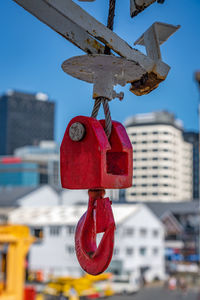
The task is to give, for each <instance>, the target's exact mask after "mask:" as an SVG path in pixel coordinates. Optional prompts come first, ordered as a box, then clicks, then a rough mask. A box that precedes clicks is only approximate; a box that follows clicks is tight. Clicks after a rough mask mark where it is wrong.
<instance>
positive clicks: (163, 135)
mask: <svg viewBox="0 0 200 300" xmlns="http://www.w3.org/2000/svg"><path fill="white" fill-rule="evenodd" d="M125 126H126V128H127V133H128V135H129V137H130V140H131V142H132V144H133V186H132V188H129V189H127V190H126V200H127V201H184V200H190V199H191V198H192V197H193V168H192V165H193V153H192V150H193V148H192V145H191V144H190V143H189V142H186V141H185V140H184V137H183V126H182V122H181V121H180V120H177V119H175V116H174V114H172V113H169V112H166V111H161V112H154V113H149V114H141V115H136V116H133V117H131V118H128V119H127V120H126V122H125Z"/></svg>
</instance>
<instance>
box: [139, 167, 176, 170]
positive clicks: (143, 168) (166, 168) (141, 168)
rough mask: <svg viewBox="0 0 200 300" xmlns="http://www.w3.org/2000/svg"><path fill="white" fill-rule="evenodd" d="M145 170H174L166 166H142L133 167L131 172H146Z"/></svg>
mask: <svg viewBox="0 0 200 300" xmlns="http://www.w3.org/2000/svg"><path fill="white" fill-rule="evenodd" d="M147 169H154V170H157V169H165V170H168V169H170V170H173V169H174V168H172V167H168V166H149V167H147V166H142V167H133V170H147Z"/></svg>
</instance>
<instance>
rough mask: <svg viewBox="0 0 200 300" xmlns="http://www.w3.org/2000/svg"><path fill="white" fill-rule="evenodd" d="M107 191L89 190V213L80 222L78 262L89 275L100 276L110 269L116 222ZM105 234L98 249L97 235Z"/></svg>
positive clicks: (76, 238)
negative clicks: (106, 195)
mask: <svg viewBox="0 0 200 300" xmlns="http://www.w3.org/2000/svg"><path fill="white" fill-rule="evenodd" d="M104 195H105V190H95V191H92V190H89V203H88V210H87V212H86V213H85V214H84V215H83V216H82V217H81V219H80V221H79V222H78V225H77V228H76V234H75V248H76V255H77V258H78V261H79V263H80V265H81V267H82V268H83V270H85V271H86V272H87V273H89V274H91V275H98V274H100V273H102V272H104V271H105V270H106V268H107V267H108V265H109V263H110V261H111V258H112V254H113V248H114V231H115V221H114V217H113V213H112V208H111V202H110V200H109V198H103V197H104ZM101 232H104V235H103V237H102V239H101V241H100V243H99V246H98V247H97V244H96V235H97V233H101Z"/></svg>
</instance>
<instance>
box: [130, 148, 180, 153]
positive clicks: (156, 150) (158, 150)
mask: <svg viewBox="0 0 200 300" xmlns="http://www.w3.org/2000/svg"><path fill="white" fill-rule="evenodd" d="M161 151H163V152H174V154H176V151H172V150H169V149H158V148H153V149H133V152H134V153H136V152H145V153H147V152H161Z"/></svg>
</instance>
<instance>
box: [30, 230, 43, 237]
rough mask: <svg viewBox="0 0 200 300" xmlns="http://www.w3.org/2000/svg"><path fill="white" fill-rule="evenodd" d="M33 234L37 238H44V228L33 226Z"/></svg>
mask: <svg viewBox="0 0 200 300" xmlns="http://www.w3.org/2000/svg"><path fill="white" fill-rule="evenodd" d="M32 234H33V236H34V237H36V238H37V239H43V237H44V233H43V228H32Z"/></svg>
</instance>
